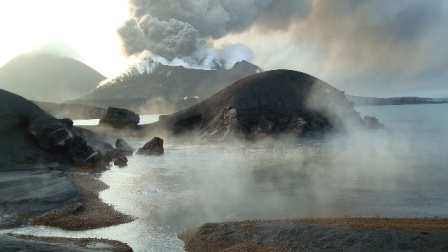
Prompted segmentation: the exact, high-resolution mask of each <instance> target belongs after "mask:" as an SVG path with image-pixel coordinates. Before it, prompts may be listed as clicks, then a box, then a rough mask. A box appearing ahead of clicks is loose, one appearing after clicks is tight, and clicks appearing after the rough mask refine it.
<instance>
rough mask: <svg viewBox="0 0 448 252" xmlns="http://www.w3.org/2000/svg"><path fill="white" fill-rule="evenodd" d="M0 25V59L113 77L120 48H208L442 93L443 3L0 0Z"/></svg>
mask: <svg viewBox="0 0 448 252" xmlns="http://www.w3.org/2000/svg"><path fill="white" fill-rule="evenodd" d="M148 14H150V15H148ZM131 18H132V19H131ZM171 18H172V19H171ZM170 19H171V20H170ZM117 30H119V32H118V33H119V34H120V35H118V33H117ZM0 31H1V32H2V35H1V40H0V66H1V65H3V64H5V63H6V62H7V61H8V60H10V59H12V58H13V57H15V56H18V55H19V54H21V53H23V52H27V51H31V50H34V49H39V50H40V51H52V52H57V53H60V54H62V55H65V56H70V57H74V58H76V59H79V60H81V61H83V62H84V63H86V64H88V65H89V66H91V67H93V68H95V69H96V70H98V71H99V72H101V73H102V74H104V75H106V76H109V77H111V76H112V75H115V74H117V73H119V72H120V71H121V70H123V69H124V68H125V67H126V66H127V65H128V64H129V63H130V62H131V60H130V59H129V58H127V56H125V55H134V56H135V55H140V54H141V53H142V52H145V53H144V55H147V53H148V52H147V51H150V52H152V54H153V55H155V54H158V55H162V56H164V57H165V58H168V59H175V58H177V57H179V58H183V59H184V60H187V61H188V60H190V61H189V62H193V61H195V60H200V59H201V57H204V56H207V55H215V57H218V58H223V59H226V60H232V59H236V58H244V59H248V60H251V61H252V62H253V63H254V64H257V65H258V66H260V67H261V68H263V69H265V70H270V69H279V68H285V69H293V70H299V71H303V72H306V73H309V74H311V75H314V76H316V77H318V78H320V79H322V80H324V81H326V82H328V83H329V84H331V85H333V86H335V87H336V88H338V89H341V90H344V91H346V93H348V94H355V95H367V96H380V97H390V96H428V97H448V71H447V70H448V57H447V55H448V32H447V31H448V1H443V0H425V1H422V0H393V1H381V0H377V1H374V0H370V1H367V0H337V1H331V0H281V1H280V0H275V1H273V0H244V1H241V0H225V1H224V0H222V1H217V0H195V1H186V0H138V1H137V0H130V1H128V0H112V1H111V0H40V1H37V0H22V1H15V0H5V1H3V0H2V1H0ZM122 41H123V43H122ZM122 45H124V46H123V49H122ZM145 50H147V51H145Z"/></svg>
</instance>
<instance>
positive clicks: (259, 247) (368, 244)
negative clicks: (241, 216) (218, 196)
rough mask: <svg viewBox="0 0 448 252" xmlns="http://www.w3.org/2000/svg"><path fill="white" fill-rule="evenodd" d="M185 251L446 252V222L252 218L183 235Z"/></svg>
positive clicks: (447, 224) (444, 220)
mask: <svg viewBox="0 0 448 252" xmlns="http://www.w3.org/2000/svg"><path fill="white" fill-rule="evenodd" d="M179 238H181V239H182V240H183V241H184V242H185V247H184V248H185V250H186V251H346V250H347V251H385V250H386V251H387V250H389V251H403V250H406V251H447V250H448V219H446V218H425V219H413V218H403V219H400V218H392V219H389V218H340V219H330V218H327V219H326V218H323V219H294V220H251V221H242V222H226V223H217V224H205V225H202V226H201V227H199V228H196V229H190V230H187V231H184V232H182V233H181V234H179Z"/></svg>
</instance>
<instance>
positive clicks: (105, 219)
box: [33, 170, 134, 231]
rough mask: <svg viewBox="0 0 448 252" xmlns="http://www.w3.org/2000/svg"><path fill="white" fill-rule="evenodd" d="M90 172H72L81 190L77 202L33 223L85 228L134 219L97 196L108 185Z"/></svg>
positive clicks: (111, 224) (121, 222)
mask: <svg viewBox="0 0 448 252" xmlns="http://www.w3.org/2000/svg"><path fill="white" fill-rule="evenodd" d="M95 176H96V175H95V174H92V173H81V172H79V170H78V171H77V172H73V179H74V182H75V184H76V185H77V186H79V187H81V188H82V190H83V197H82V199H81V201H80V202H79V203H76V204H72V205H70V206H69V207H68V208H66V209H62V210H57V211H53V212H50V213H48V214H46V215H44V216H42V217H40V218H38V219H36V220H35V221H34V222H33V225H44V226H52V227H59V228H62V229H65V230H76V231H78V230H87V229H95V228H101V227H108V226H113V225H118V224H123V223H128V222H131V221H133V220H134V218H133V217H132V216H129V215H125V214H122V213H120V212H118V211H116V210H115V209H114V208H113V206H111V205H109V204H106V203H104V202H103V201H102V200H101V199H100V198H99V192H100V191H103V190H106V189H107V188H108V186H107V185H106V184H104V183H103V182H102V181H100V180H99V179H98V178H96V177H95Z"/></svg>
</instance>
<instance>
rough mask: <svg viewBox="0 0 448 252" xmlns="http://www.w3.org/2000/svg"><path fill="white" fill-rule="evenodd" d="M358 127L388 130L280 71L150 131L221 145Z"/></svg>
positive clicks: (320, 85)
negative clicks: (190, 135) (231, 138)
mask: <svg viewBox="0 0 448 252" xmlns="http://www.w3.org/2000/svg"><path fill="white" fill-rule="evenodd" d="M354 126H361V127H363V126H367V127H373V128H377V127H382V125H381V124H380V123H379V122H378V120H376V118H373V117H366V118H364V119H362V118H361V117H360V115H359V113H357V112H356V111H354V109H353V104H352V103H351V102H350V101H348V100H347V99H345V95H344V92H342V91H340V90H337V89H336V88H333V87H332V86H330V85H329V84H327V83H325V82H323V81H321V80H319V79H317V78H315V77H313V76H310V75H308V74H305V73H301V72H296V71H291V70H274V71H267V72H262V73H258V74H254V75H251V76H248V77H246V78H243V79H241V80H239V81H237V82H235V83H234V84H232V85H231V86H229V87H227V88H225V89H223V90H222V91H220V92H218V93H216V94H215V95H213V96H211V97H210V98H208V99H206V100H204V101H202V102H200V103H198V104H196V105H194V106H191V107H189V108H187V109H184V110H182V111H179V112H176V113H174V114H171V115H166V116H163V117H162V118H161V119H160V120H159V122H157V123H155V124H154V125H149V126H148V128H149V129H151V128H156V127H160V128H161V129H164V130H168V131H169V132H170V133H174V134H183V133H193V134H196V135H200V136H201V137H202V138H203V139H207V140H212V139H214V140H218V141H220V140H223V139H225V138H227V136H228V135H233V136H235V137H237V138H239V139H241V138H242V139H246V140H256V139H258V138H260V137H264V136H276V135H279V134H288V135H290V136H293V137H303V136H316V135H321V134H324V133H329V132H333V131H339V130H348V129H350V128H351V127H354Z"/></svg>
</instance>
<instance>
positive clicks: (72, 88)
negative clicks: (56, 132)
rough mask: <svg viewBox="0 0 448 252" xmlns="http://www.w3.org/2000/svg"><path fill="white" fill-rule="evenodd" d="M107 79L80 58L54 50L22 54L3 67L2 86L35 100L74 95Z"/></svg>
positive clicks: (50, 100)
mask: <svg viewBox="0 0 448 252" xmlns="http://www.w3.org/2000/svg"><path fill="white" fill-rule="evenodd" d="M104 79H106V77H104V76H103V75H101V74H100V73H98V72H97V71H96V70H94V69H92V68H91V67H89V66H87V65H85V64H84V63H82V62H80V61H78V60H75V59H72V58H65V57H60V56H55V55H52V54H34V53H30V54H22V55H20V56H18V57H16V58H14V59H12V60H11V61H9V62H8V63H6V64H5V65H4V66H3V67H2V68H0V88H2V89H5V90H8V91H10V92H13V93H16V94H18V95H21V96H23V97H25V98H27V99H30V100H35V101H45V102H62V101H66V100H69V99H74V98H77V97H80V96H81V95H83V94H85V93H88V92H89V91H90V90H92V89H93V88H95V87H96V86H97V85H98V84H99V82H100V81H102V80H104Z"/></svg>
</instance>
